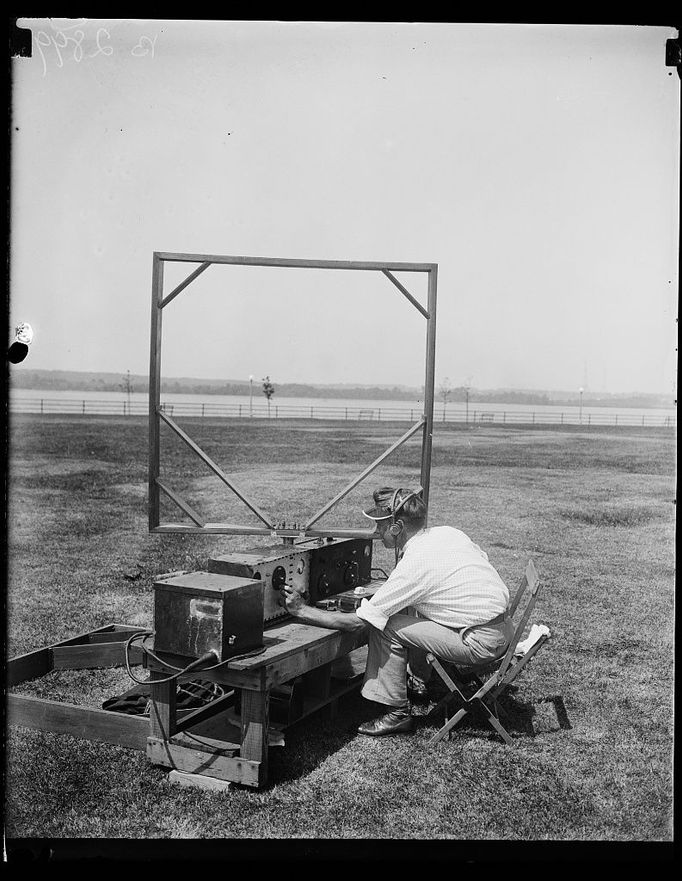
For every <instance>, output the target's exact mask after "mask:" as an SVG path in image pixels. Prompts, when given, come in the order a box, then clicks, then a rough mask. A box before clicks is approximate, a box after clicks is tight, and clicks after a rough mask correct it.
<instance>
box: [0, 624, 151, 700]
mask: <svg viewBox="0 0 682 881" xmlns="http://www.w3.org/2000/svg"><path fill="white" fill-rule="evenodd" d="M143 631H144V628H143V627H130V626H128V625H126V624H106V625H105V626H104V627H100V628H98V629H97V630H91V631H89V632H87V633H81V634H80V635H79V636H72V637H71V638H70V639H64V640H62V641H61V642H56V643H54V644H53V645H49V646H47V647H46V648H41V649H36V650H35V651H33V652H28V653H27V654H25V655H17V656H16V657H15V658H10V660H9V661H8V662H7V688H12V687H13V686H15V685H19V684H20V683H22V682H26V681H28V680H29V679H38V678H39V677H41V676H45V675H47V674H48V673H50V672H51V671H52V670H55V669H60V670H66V669H74V670H78V669H81V668H83V667H111V666H119V665H123V664H124V663H125V660H124V648H125V643H126V641H127V640H128V639H129V638H130V637H131V636H132V635H133V634H134V633H141V632H143ZM130 655H131V662H132V663H138V664H139V663H140V661H141V656H140V654H139V652H136V651H134V650H133V651H131V653H130ZM115 658H118V661H116V662H114V659H115ZM69 659H70V660H72V661H73V666H70V665H69ZM98 659H100V660H103V661H105V663H97V662H96V661H97V660H98ZM89 660H93V661H95V662H94V663H89Z"/></svg>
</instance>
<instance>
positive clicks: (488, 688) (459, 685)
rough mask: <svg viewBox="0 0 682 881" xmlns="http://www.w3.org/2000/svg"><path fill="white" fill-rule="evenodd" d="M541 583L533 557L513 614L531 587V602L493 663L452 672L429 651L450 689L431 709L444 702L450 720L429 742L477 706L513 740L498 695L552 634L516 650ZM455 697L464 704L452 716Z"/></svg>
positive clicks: (503, 735) (429, 658) (512, 607)
mask: <svg viewBox="0 0 682 881" xmlns="http://www.w3.org/2000/svg"><path fill="white" fill-rule="evenodd" d="M539 587H540V578H539V576H538V573H537V570H536V568H535V564H534V563H533V561H532V560H529V561H528V564H527V565H526V571H525V573H524V575H523V578H522V579H521V583H520V585H519V588H518V590H517V592H516V594H515V596H514V599H513V601H512V603H511V605H510V607H509V616H510V618H512V619H513V617H514V614H515V613H516V611H517V609H518V607H519V605H520V602H521V599H522V597H523V596H524V594H525V592H526V589H527V588H528V589H529V590H530V594H529V598H528V602H527V604H526V607H525V609H524V611H523V613H522V615H521V618H520V619H519V622H518V624H517V626H516V629H515V630H514V636H513V637H512V640H511V642H510V643H509V646H508V648H507V651H506V652H505V653H504V655H503V656H502V657H501V658H499V659H498V660H497V661H494V662H493V663H492V664H486V665H482V666H479V667H466V668H457V667H454V666H453V665H451V673H452V675H450V674H448V672H447V671H446V670H445V668H444V666H443V662H442V661H440V660H439V659H438V658H437V657H436V656H435V655H433V654H431V653H429V654H427V656H426V660H427V661H428V663H429V664H431V666H432V667H433V669H434V670H435V671H436V673H437V674H438V675H439V676H440V678H441V679H442V681H443V683H444V684H445V687H446V688H447V690H448V691H447V694H446V695H445V697H443V698H442V699H441V700H440V701H439V702H438V703H437V704H436V706H435V707H434V709H433V710H432V711H431V713H434V712H436V711H437V710H438V709H439V708H440V707H441V706H443V707H445V708H446V722H445V724H444V725H443V727H442V728H441V729H439V730H438V731H437V732H436V733H435V734H434V736H433V737H432V738H431V739H430V740H429V742H428V746H433V745H434V744H436V743H438V742H439V741H441V740H442V739H443V738H444V737H445V735H446V734H449V733H450V732H451V731H452V729H453V728H454V727H455V725H457V724H458V723H459V722H460V721H461V720H462V719H463V718H464V717H465V716H466V715H467V713H469V712H471V711H472V710H473V709H480V710H482V712H483V715H484V717H485V718H486V719H487V721H488V722H489V723H490V725H492V727H493V728H494V729H495V730H496V731H497V733H498V734H499V735H500V737H501V738H502V739H503V740H504V741H505V743H507V744H511V743H513V741H512V738H511V736H510V735H509V732H508V731H507V730H506V729H505V728H504V726H503V725H502V723H501V722H500V719H499V714H500V711H501V710H502V708H501V707H500V706H499V704H498V702H497V698H498V697H499V696H500V695H501V694H502V693H503V692H504V691H505V690H506V689H507V688H508V687H509V686H510V685H511V683H512V682H513V681H514V680H515V679H516V677H517V676H518V675H519V673H521V671H522V670H523V669H524V667H525V666H526V664H528V663H529V661H530V660H531V659H532V658H533V657H535V655H536V654H537V653H538V651H539V650H540V649H541V648H542V646H543V645H544V644H545V642H547V640H548V639H549V636H548V635H546V634H544V633H543V634H542V635H541V636H540V637H539V639H538V640H537V641H536V642H534V643H533V644H532V645H531V646H530V647H529V648H528V649H527V650H526V651H525V652H524V653H522V654H516V647H517V645H518V644H519V640H520V639H521V635H522V633H523V631H524V628H525V627H526V624H527V623H528V621H529V619H530V616H531V614H532V612H533V608H534V607H535V603H536V601H537V598H538V590H539ZM472 683H473V688H474V689H475V691H474V693H473V694H471V696H469V697H467V696H466V694H465V689H466V688H467V685H468V686H469V690H470V689H471V684H472ZM453 700H459V702H460V704H461V706H460V708H459V709H458V710H457V712H456V713H455V714H454V715H453V716H452V717H451V718H450V719H448V718H447V706H448V704H450V703H451V702H452V701H453ZM429 715H431V714H429Z"/></svg>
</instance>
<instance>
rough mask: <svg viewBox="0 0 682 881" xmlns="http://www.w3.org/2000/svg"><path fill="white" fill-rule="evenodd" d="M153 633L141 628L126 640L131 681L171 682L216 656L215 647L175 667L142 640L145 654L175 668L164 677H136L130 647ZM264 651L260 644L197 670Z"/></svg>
mask: <svg viewBox="0 0 682 881" xmlns="http://www.w3.org/2000/svg"><path fill="white" fill-rule="evenodd" d="M153 635H154V631H153V630H142V631H139V632H138V633H133V635H132V636H131V637H129V638H128V639H127V640H126V644H125V652H124V658H125V665H126V670H127V672H128V676H130V678H131V679H132V680H133V682H136V683H137V684H138V685H150V684H152V683H153V684H154V685H162V684H163V683H164V682H171V681H172V680H173V679H179V678H180V676H184V675H185V674H186V673H189V672H190V671H191V670H194V669H196V668H198V667H199V666H200V665H201V664H204V663H206V662H207V661H209V660H210V659H211V658H217V657H218V653H217V652H216V651H215V649H211V650H210V651H208V652H206V653H205V654H203V655H202V656H201V657H200V658H196V659H195V660H194V661H191V662H190V663H189V664H187V666H186V667H176V666H175V665H174V664H171V663H169V662H168V661H164V660H162V659H161V658H160V657H159V656H158V655H156V654H155V653H154V652H153V651H152V650H151V649H150V648H149V647H148V646H146V645H144V642H143V644H142V645H141V646H140V648H141V650H142V651H143V652H144V653H145V654H146V655H148V656H149V657H150V658H153V659H154V660H155V661H156V662H157V663H158V664H160V665H161V666H162V667H165V668H167V669H168V668H170V669H171V670H175V671H176V672H175V673H173V674H172V675H171V676H166V677H165V678H164V679H153V680H150V679H138V678H137V677H136V676H135V675H134V674H133V671H132V670H131V668H130V648H131V646H132V644H133V642H134V641H135V640H136V639H140V638H142V640H143V641H144V640H145V639H147V638H148V637H149V636H153ZM264 651H265V646H261V647H259V648H257V649H253V650H252V651H250V652H243V653H242V654H241V655H232V656H231V657H229V658H226V659H225V660H224V661H219V662H218V663H217V664H213V665H212V666H210V667H202V668H201V670H199V671H198V672H201V673H208V672H209V671H210V670H216V669H217V668H218V667H222V666H223V664H227V663H229V662H230V661H239V660H241V659H243V658H251V657H255V656H256V655H260V654H262V653H263V652H264Z"/></svg>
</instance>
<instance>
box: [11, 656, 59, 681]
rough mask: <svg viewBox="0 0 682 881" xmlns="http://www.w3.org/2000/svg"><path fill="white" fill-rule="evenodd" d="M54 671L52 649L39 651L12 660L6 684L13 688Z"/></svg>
mask: <svg viewBox="0 0 682 881" xmlns="http://www.w3.org/2000/svg"><path fill="white" fill-rule="evenodd" d="M50 670H52V652H51V651H50V649H37V650H36V651H34V652H28V653H27V654H25V655H19V656H18V657H16V658H11V659H10V660H9V661H8V662H7V674H6V682H7V687H8V688H12V687H13V686H15V685H19V684H20V683H21V682H26V680H28V679H38V677H40V676H45V675H46V674H47V673H49V672H50Z"/></svg>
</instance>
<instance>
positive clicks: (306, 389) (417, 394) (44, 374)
mask: <svg viewBox="0 0 682 881" xmlns="http://www.w3.org/2000/svg"><path fill="white" fill-rule="evenodd" d="M122 378H125V379H126V381H128V382H130V383H131V384H132V387H133V388H134V389H135V391H136V392H141V393H143V394H146V393H147V392H148V391H149V378H148V377H147V376H142V375H130V374H128V375H127V376H126V375H125V374H124V373H95V372H80V371H73V370H35V369H25V368H23V367H22V368H21V369H14V370H13V371H12V377H11V383H12V387H13V388H15V389H22V388H25V389H40V390H43V391H88V392H120V391H121V388H122V385H121V383H122ZM268 381H269V379H268ZM161 391H162V392H166V393H167V394H186V395H246V396H248V395H249V393H250V387H249V382H248V380H244V381H240V380H219V379H193V378H190V377H174V378H170V379H162V380H161ZM468 391H469V401H470V402H474V401H475V402H476V403H479V404H527V405H536V406H542V405H545V404H553V405H555V406H561V405H566V406H575V405H576V404H577V403H578V395H577V393H576V394H566V393H561V392H554V393H550V394H548V393H545V392H532V391H515V390H512V389H497V390H495V389H492V390H489V391H485V390H481V389H474V388H470V389H469V390H468ZM277 397H278V399H280V400H281V399H282V398H320V397H324V398H338V399H343V398H363V399H365V400H396V401H420V400H423V398H424V387H423V386H421V387H420V388H407V387H405V386H354V385H313V384H311V383H277ZM466 399H467V389H466V387H465V386H458V387H453V388H448V404H452V403H464V402H465V401H466ZM583 403H584V404H585V405H586V406H587V405H589V406H593V407H671V406H673V405H674V401H673V400H672V397H670V396H667V395H652V394H637V393H631V394H607V393H604V394H598V393H594V392H593V393H585V395H584V400H583ZM439 404H442V395H440V396H439V394H438V392H437V391H436V406H438V405H439Z"/></svg>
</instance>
